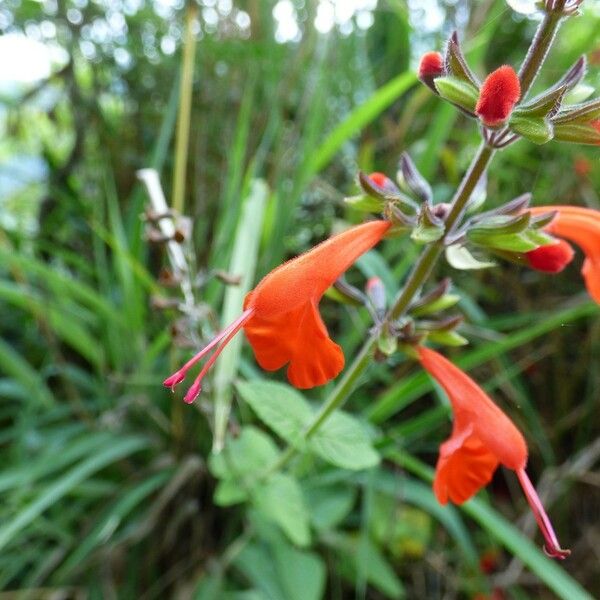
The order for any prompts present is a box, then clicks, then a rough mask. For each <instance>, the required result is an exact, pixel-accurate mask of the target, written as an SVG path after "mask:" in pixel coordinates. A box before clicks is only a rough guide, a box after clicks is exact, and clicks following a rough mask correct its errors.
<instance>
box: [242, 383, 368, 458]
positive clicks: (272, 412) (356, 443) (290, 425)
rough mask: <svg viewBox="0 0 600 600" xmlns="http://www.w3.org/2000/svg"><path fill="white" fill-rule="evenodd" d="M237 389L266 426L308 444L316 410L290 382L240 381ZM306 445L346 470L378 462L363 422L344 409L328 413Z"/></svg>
mask: <svg viewBox="0 0 600 600" xmlns="http://www.w3.org/2000/svg"><path fill="white" fill-rule="evenodd" d="M237 389H238V391H239V393H240V395H241V396H242V398H244V400H245V401H246V402H247V403H248V404H249V405H250V406H251V408H252V410H253V411H254V412H255V413H256V415H257V417H258V418H259V419H260V420H261V421H263V422H264V423H265V425H267V426H268V427H270V428H271V429H272V430H273V431H274V432H275V433H277V434H278V435H280V436H281V437H282V438H283V439H285V440H286V441H288V442H289V443H291V444H295V445H296V446H298V447H301V448H304V447H306V442H304V441H303V434H304V431H305V430H306V428H307V427H308V426H310V424H311V422H312V421H313V418H314V415H315V412H314V410H313V408H312V407H311V405H310V404H309V403H308V402H307V401H306V400H305V399H304V397H303V396H302V394H300V393H299V392H297V391H296V390H295V389H294V388H292V387H290V386H289V385H286V384H284V383H277V382H271V381H248V382H238V384H237ZM263 435H264V434H263ZM267 439H269V441H271V440H270V438H268V437H267ZM307 447H308V449H309V450H311V451H313V452H315V453H316V454H318V455H319V456H320V457H321V458H323V459H324V460H327V461H328V462H331V463H333V464H335V465H337V466H339V467H343V468H345V469H352V470H358V469H365V468H368V467H371V466H373V465H375V464H377V463H378V462H379V455H378V454H377V453H376V452H375V450H374V449H373V447H372V445H371V441H370V440H369V437H368V435H367V433H366V432H365V429H364V428H363V426H362V425H361V423H360V421H358V420H357V419H356V418H355V417H352V416H351V415H349V414H347V413H344V412H342V411H336V412H334V413H333V414H332V415H330V416H329V418H328V419H327V420H326V421H325V422H324V423H323V424H322V425H321V427H320V428H319V429H318V430H317V431H316V432H315V433H314V435H313V436H312V437H311V438H310V440H309V442H308V445H307Z"/></svg>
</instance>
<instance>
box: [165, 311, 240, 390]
mask: <svg viewBox="0 0 600 600" xmlns="http://www.w3.org/2000/svg"><path fill="white" fill-rule="evenodd" d="M251 314H252V309H248V310H245V311H244V312H243V313H242V314H241V315H240V316H239V318H237V319H236V320H235V321H234V322H233V323H232V324H231V325H228V326H227V327H226V328H225V329H223V331H221V332H219V333H217V335H216V336H215V337H214V338H213V339H212V340H211V341H210V342H209V343H208V344H207V345H206V346H204V348H202V350H200V352H198V354H195V355H194V356H193V357H192V358H190V360H188V361H187V362H186V363H185V365H183V367H181V369H179V370H178V371H176V372H175V373H173V375H171V376H170V377H167V378H166V379H165V380H164V381H163V385H164V386H165V387H169V388H171V390H174V389H175V386H176V385H177V384H178V383H181V382H182V381H183V380H184V379H185V376H186V375H187V372H188V371H189V370H190V369H191V368H192V367H193V366H194V365H195V364H196V363H197V362H198V361H200V360H202V359H203V358H204V357H205V356H206V355H207V354H208V353H209V352H210V351H211V350H212V349H213V348H214V347H215V346H216V345H217V344H218V343H219V342H220V341H221V340H222V339H223V338H224V337H226V336H227V335H229V333H230V332H231V331H232V330H233V331H234V334H235V333H237V332H238V331H239V330H240V328H241V327H242V326H243V325H244V323H245V322H246V321H247V320H248V318H249V317H250V315H251Z"/></svg>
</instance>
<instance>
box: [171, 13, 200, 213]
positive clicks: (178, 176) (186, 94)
mask: <svg viewBox="0 0 600 600" xmlns="http://www.w3.org/2000/svg"><path fill="white" fill-rule="evenodd" d="M197 12H198V9H197V7H196V5H195V4H193V3H191V2H190V3H189V4H188V8H187V11H186V19H185V38H184V41H183V64H182V66H181V83H180V87H179V114H178V117H177V138H176V141H175V166H174V169H173V171H174V173H173V191H172V199H171V200H172V206H173V209H174V210H175V211H177V212H178V213H180V214H183V208H184V197H185V176H186V167H187V158H188V157H187V155H188V145H189V139H190V114H191V111H192V89H193V84H194V57H195V55H196V36H195V35H194V22H195V20H196V14H197Z"/></svg>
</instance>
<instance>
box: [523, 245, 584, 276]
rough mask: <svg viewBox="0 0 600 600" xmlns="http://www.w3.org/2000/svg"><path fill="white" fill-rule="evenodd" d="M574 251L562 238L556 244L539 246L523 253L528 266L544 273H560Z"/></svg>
mask: <svg viewBox="0 0 600 600" xmlns="http://www.w3.org/2000/svg"><path fill="white" fill-rule="evenodd" d="M574 255H575V252H574V250H573V248H571V245H570V244H568V243H567V242H565V241H564V240H557V243H556V244H550V245H548V246H540V247H539V248H536V249H535V250H532V251H531V252H527V254H525V258H526V259H527V262H528V263H529V266H530V267H531V268H532V269H535V270H536V271H543V272H544V273H560V272H561V271H562V270H563V269H564V268H565V267H566V266H567V265H568V264H569V263H570V262H571V261H572V260H573V256H574Z"/></svg>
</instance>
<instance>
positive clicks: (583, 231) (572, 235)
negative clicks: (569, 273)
mask: <svg viewBox="0 0 600 600" xmlns="http://www.w3.org/2000/svg"><path fill="white" fill-rule="evenodd" d="M550 211H556V213H557V215H556V217H554V219H553V220H552V221H551V222H550V223H549V224H548V225H546V227H545V228H544V230H545V231H546V232H547V233H550V234H552V235H556V236H557V237H559V238H566V239H567V240H569V241H570V242H573V243H575V244H577V245H578V246H579V247H580V248H581V249H582V250H583V252H584V254H585V260H584V262H583V268H582V269H581V273H582V275H583V278H584V280H585V284H586V287H587V290H588V292H589V294H590V296H591V297H592V298H593V299H594V300H595V301H596V302H597V303H598V304H600V211H598V210H593V209H591V208H584V207H580V206H536V207H535V208H530V209H529V212H530V213H531V214H532V216H535V215H540V214H543V213H547V212H550ZM564 244H566V243H565V242H563V245H562V247H561V249H557V248H556V247H555V245H554V244H552V245H549V246H541V247H540V248H538V249H537V250H533V251H532V252H528V253H527V255H526V258H527V260H528V262H529V264H530V265H531V266H532V267H533V268H535V269H540V270H542V271H547V272H558V271H560V270H561V269H560V268H558V267H559V266H560V261H561V260H562V261H563V267H564V266H566V264H568V263H569V262H570V260H569V252H568V250H567V249H566V248H565V246H564ZM567 246H568V244H567ZM571 252H572V250H571ZM559 253H560V254H561V255H562V256H559V255H558V254H559ZM570 256H571V257H572V254H571V255H570ZM553 262H554V263H558V264H557V271H552V270H551V269H550V268H549V266H550V265H551V264H552V263H553ZM540 267H546V268H540Z"/></svg>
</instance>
